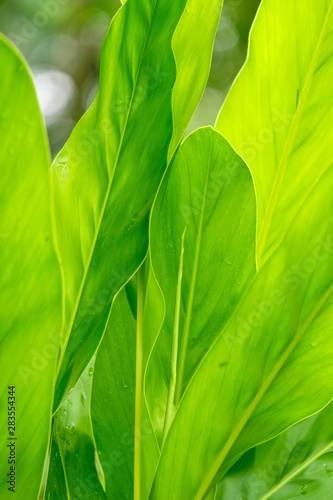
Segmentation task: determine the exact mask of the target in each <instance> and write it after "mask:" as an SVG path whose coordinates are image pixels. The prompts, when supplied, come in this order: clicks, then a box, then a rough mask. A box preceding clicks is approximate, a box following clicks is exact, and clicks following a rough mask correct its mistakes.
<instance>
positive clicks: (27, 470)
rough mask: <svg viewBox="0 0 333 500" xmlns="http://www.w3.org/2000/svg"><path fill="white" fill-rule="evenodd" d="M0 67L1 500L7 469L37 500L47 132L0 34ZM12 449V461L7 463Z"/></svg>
mask: <svg viewBox="0 0 333 500" xmlns="http://www.w3.org/2000/svg"><path fill="white" fill-rule="evenodd" d="M0 64H1V68H2V71H1V93H0V101H1V102H0V109H1V115H0V127H1V143H0V170H1V182H0V198H1V203H0V224H1V228H0V249H1V258H0V304H1V307H0V324H1V329H0V339H1V349H0V366H1V373H2V376H1V390H0V392H1V398H0V401H1V415H2V418H1V422H2V423H1V436H2V439H3V449H2V450H1V463H0V472H1V477H2V480H1V486H0V497H1V498H3V499H7V498H12V495H13V493H12V491H8V488H9V487H11V485H10V483H7V482H6V481H7V479H9V478H8V476H7V474H9V472H10V467H11V466H12V467H15V471H16V489H15V491H16V495H18V497H21V498H22V496H25V497H26V498H37V497H38V491H39V487H40V482H41V479H42V475H43V467H44V460H45V456H46V452H47V447H48V439H49V434H50V426H51V413H52V404H53V389H54V383H55V369H56V362H57V355H58V349H59V343H60V337H61V278H60V271H59V263H58V260H57V257H56V253H55V249H54V244H53V234H52V225H51V213H50V212H51V210H50V179H49V167H50V154H49V149H48V144H47V138H46V133H45V129H44V125H43V121H42V118H41V114H40V110H39V106H38V103H37V98H36V93H35V90H34V86H33V83H32V79H31V76H30V74H29V72H28V69H27V67H26V63H25V61H23V59H22V57H21V56H20V55H19V54H18V53H17V52H16V51H15V50H14V48H13V47H12V46H11V45H10V44H9V42H8V41H7V40H5V39H4V38H3V37H2V36H1V37H0ZM9 386H15V394H14V397H15V407H16V414H15V425H13V426H12V427H13V428H14V427H15V430H14V429H13V430H10V429H8V425H7V417H6V415H7V414H8V411H10V415H9V416H10V419H8V420H10V422H11V423H13V424H14V420H13V419H14V414H13V413H12V412H13V411H14V410H13V409H11V410H9V408H11V407H12V405H10V406H8V404H7V402H8V397H9V394H8V387H9ZM10 402H14V401H13V399H11V400H10ZM9 431H10V432H13V433H14V434H13V435H10V434H9ZM7 438H10V439H7ZM11 443H12V445H11V448H10V446H9V445H10V444H11ZM6 445H8V447H7V446H6ZM14 448H15V450H14ZM11 451H12V457H11V459H14V460H15V463H11V464H9V463H8V459H9V454H10V452H11ZM14 455H15V457H14ZM31 464H33V474H32V473H31Z"/></svg>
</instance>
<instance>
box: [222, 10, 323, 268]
mask: <svg viewBox="0 0 333 500" xmlns="http://www.w3.org/2000/svg"><path fill="white" fill-rule="evenodd" d="M332 33H333V2H332V0H323V1H320V2H318V1H316V0H310V1H308V2H306V7H305V5H304V2H302V1H301V0H296V1H293V2H289V1H288V0H282V1H280V2H275V1H274V0H263V2H262V4H261V7H260V8H259V12H258V14H257V18H256V20H255V23H254V26H253V29H252V32H251V37H250V46H249V55H248V59H247V61H246V64H245V66H244V68H243V69H242V71H241V73H240V75H239V77H238V78H237V79H236V81H235V83H234V85H233V87H232V89H231V91H230V93H229V95H228V97H227V99H226V102H225V104H224V106H223V108H222V110H221V113H220V116H219V118H218V121H217V128H218V130H220V131H221V132H222V133H223V134H224V135H225V136H226V137H227V139H228V140H230V142H231V144H232V145H233V146H234V148H235V149H236V151H237V152H238V153H239V154H241V155H242V156H243V158H244V159H245V161H246V162H247V163H248V165H249V167H250V169H251V171H252V173H253V177H254V182H255V186H256V192H257V198H258V262H259V267H262V265H263V263H264V262H265V261H266V260H267V258H268V257H269V256H270V255H271V254H272V253H273V251H274V249H276V247H277V246H278V244H279V242H280V241H281V239H282V238H283V237H284V235H285V233H286V231H287V229H288V227H289V226H290V224H291V222H292V220H293V218H294V217H295V214H296V213H297V211H298V210H299V208H300V206H301V205H302V203H303V202H304V200H305V199H306V197H307V196H308V195H309V192H310V191H311V190H312V189H313V187H314V185H315V184H316V183H317V182H318V180H319V179H320V178H321V177H322V176H323V175H324V174H325V172H326V171H327V169H328V168H329V167H330V166H331V165H332V149H331V143H332V134H331V124H332V121H333V94H332V92H331V91H330V84H329V82H330V81H331V75H332V71H333V41H332V40H333V39H332ZM235 117H237V122H236V123H235Z"/></svg>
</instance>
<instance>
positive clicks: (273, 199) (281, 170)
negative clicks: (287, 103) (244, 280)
mask: <svg viewBox="0 0 333 500" xmlns="http://www.w3.org/2000/svg"><path fill="white" fill-rule="evenodd" d="M332 10H333V2H331V5H330V7H329V9H328V12H327V14H326V18H325V22H324V24H323V27H322V30H321V33H320V36H319V40H318V43H317V46H316V49H315V51H314V54H313V57H312V60H311V63H310V66H309V70H308V72H307V75H306V79H305V82H304V86H303V89H302V92H301V95H300V97H299V101H298V106H297V110H296V113H295V116H294V119H293V122H292V124H291V127H290V130H289V134H288V137H287V141H286V144H285V148H284V151H283V154H282V157H281V160H280V163H279V165H278V169H277V175H276V178H275V182H274V185H273V188H272V192H271V195H270V201H269V204H268V209H267V212H266V215H265V218H264V223H263V226H262V230H261V234H260V236H259V238H258V249H257V259H258V263H259V262H260V260H261V258H262V255H263V250H264V245H265V242H266V239H267V234H268V230H269V228H270V225H271V222H272V217H273V213H274V210H275V206H276V203H277V200H278V195H279V192H280V188H281V185H282V181H283V177H284V174H285V171H286V166H287V163H288V159H289V155H290V152H291V148H292V146H293V143H294V139H295V136H296V132H297V130H298V126H299V123H300V119H301V116H302V114H303V111H304V106H305V103H306V99H307V96H308V93H309V90H310V86H311V83H312V77H313V75H314V72H315V69H316V64H317V60H318V57H319V54H320V50H321V46H322V43H323V40H324V38H325V34H326V29H327V27H328V23H329V20H330V17H331V14H332ZM260 267H262V264H261V266H260Z"/></svg>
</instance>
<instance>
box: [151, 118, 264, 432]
mask: <svg viewBox="0 0 333 500" xmlns="http://www.w3.org/2000/svg"><path fill="white" fill-rule="evenodd" d="M236 186H237V188H238V190H239V195H238V198H237V206H235V205H236V204H235V189H236ZM182 242H183V249H181V246H182ZM254 244H255V196H254V189H253V183H252V179H251V175H250V173H249V171H248V169H247V168H246V166H245V164H244V162H243V161H242V160H241V158H239V157H238V156H237V155H236V154H235V152H234V151H233V149H232V148H231V146H230V145H229V144H228V143H227V141H225V139H223V138H222V136H221V135H220V134H219V133H218V132H216V131H214V130H213V129H211V128H206V129H202V130H199V131H197V132H195V133H193V134H191V135H190V136H189V137H188V138H187V139H186V141H185V142H184V143H183V144H182V146H181V147H180V149H179V151H178V153H177V155H176V157H175V160H174V162H173V164H172V168H171V171H170V173H169V175H167V177H166V178H165V181H164V183H163V185H162V186H161V189H160V192H159V194H158V197H157V199H156V202H155V204H154V209H153V213H152V220H151V235H150V249H151V260H152V265H153V268H154V272H155V275H156V279H157V281H158V283H159V285H160V287H161V290H162V293H163V295H164V297H165V302H166V317H165V320H164V323H163V326H162V330H161V332H160V334H159V337H158V339H157V342H156V344H155V348H154V351H153V353H152V356H151V359H150V364H149V366H148V368H147V377H146V392H147V399H148V404H149V405H150V412H151V413H153V412H154V409H153V406H154V402H155V399H156V385H157V384H158V383H159V385H160V388H159V390H158V393H159V397H160V398H161V397H162V398H164V399H165V398H166V397H167V394H168V392H169V393H170V390H171V391H173V392H174V396H173V401H172V405H173V406H174V407H175V408H174V409H176V408H177V406H178V403H179V400H180V398H181V395H182V392H183V389H184V387H186V385H187V383H188V381H189V379H190V378H191V376H192V375H193V373H194V371H195V369H196V367H197V366H198V363H199V362H200V360H201V358H202V357H203V355H204V354H205V353H206V351H207V349H208V348H209V347H210V345H211V344H212V343H213V342H214V341H215V334H216V332H217V331H219V329H221V328H223V326H224V325H225V323H226V322H227V320H228V319H229V317H230V316H231V314H232V313H233V311H234V309H235V307H236V305H237V304H238V302H239V300H240V298H241V297H242V295H243V293H244V291H245V290H246V288H247V286H248V285H249V282H250V280H251V279H252V278H253V276H254V274H255V272H256V268H255V246H254ZM181 254H183V257H182V258H183V265H182V267H183V270H182V273H181V274H182V275H181V282H179V278H178V274H179V256H180V255H181ZM146 303H147V308H149V300H147V301H146ZM176 307H177V308H178V313H177V315H178V317H177V318H175V311H176ZM153 309H154V305H152V306H150V311H153ZM175 334H176V335H177V338H176V339H175ZM174 343H175V344H176V345H175V348H173V345H174ZM172 366H173V367H172ZM172 371H173V372H174V373H173V375H172V376H171V373H172ZM171 379H172V380H171ZM152 381H153V382H152ZM170 404H171V402H170ZM169 411H172V410H171V407H170V409H169ZM155 431H156V433H157V434H158V435H159V440H160V441H161V440H162V431H163V425H162V427H160V428H159V429H155ZM165 432H167V429H165Z"/></svg>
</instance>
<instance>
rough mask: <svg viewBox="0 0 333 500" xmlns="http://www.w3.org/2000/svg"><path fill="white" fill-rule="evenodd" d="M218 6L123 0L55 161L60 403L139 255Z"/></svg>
mask: <svg viewBox="0 0 333 500" xmlns="http://www.w3.org/2000/svg"><path fill="white" fill-rule="evenodd" d="M221 4H222V0H218V1H217V2H211V5H210V6H209V7H208V8H207V9H206V3H205V9H206V10H205V15H204V19H205V20H206V21H207V23H205V24H204V23H203V22H202V21H201V17H202V11H203V5H204V2H203V1H202V0H196V1H194V0H188V2H187V3H186V1H185V0H181V1H180V2H172V3H170V2H169V1H166V0H149V1H147V2H142V1H139V0H131V1H130V2H126V3H125V5H123V6H122V8H121V9H120V10H119V12H118V13H117V15H116V16H115V18H114V19H113V21H112V24H111V27H110V31H109V33H108V35H107V37H106V40H105V44H104V47H103V50H102V56H101V76H100V90H99V93H98V95H97V97H96V99H95V100H94V102H93V104H92V106H91V108H90V109H89V110H88V112H87V113H86V114H85V116H84V117H83V118H82V119H81V121H80V122H79V124H78V125H77V126H76V128H75V129H74V131H73V134H72V136H71V138H70V139H69V141H68V142H67V144H66V146H65V147H64V149H63V150H62V152H61V153H60V154H59V155H58V157H57V158H56V160H55V162H54V164H53V167H52V172H53V182H54V190H55V211H56V218H57V220H56V222H57V235H58V240H59V248H60V253H61V256H62V260H63V264H64V294H65V318H66V325H67V332H68V333H67V338H66V339H65V342H64V344H63V350H62V360H61V367H60V370H59V377H58V383H57V389H56V405H58V404H59V403H60V401H61V399H62V397H63V396H64V395H65V394H66V393H67V392H68V391H69V390H70V388H71V387H73V385H74V384H75V382H76V380H77V379H78V377H79V376H80V374H81V373H82V371H83V369H84V367H85V366H86V365H87V363H88V362H89V360H90V359H91V357H92V355H93V354H94V352H95V350H96V348H97V346H98V344H99V342H100V339H101V337H102V335H103V332H104V329H105V325H106V323H107V319H108V315H109V311H110V305H111V302H112V300H113V298H114V296H115V294H116V292H117V291H118V290H119V289H120V288H121V286H123V285H124V284H125V283H126V282H127V281H128V279H129V278H130V277H131V276H132V275H133V274H134V272H135V271H136V269H137V268H138V267H139V265H140V263H141V262H142V261H143V259H144V257H145V254H146V252H147V246H148V218H149V209H150V206H151V204H152V201H153V198H154V196H155V192H156V190H157V188H158V185H159V183H160V180H161V178H162V175H163V172H164V170H165V168H166V166H167V164H168V162H169V160H170V159H171V157H172V154H173V151H174V150H175V149H176V147H177V145H178V144H179V142H180V140H181V138H182V135H183V133H184V131H185V129H186V126H187V123H188V121H189V119H190V117H191V115H192V114H193V112H194V109H195V107H196V105H197V103H198V101H199V99H200V96H201V94H202V92H203V89H204V86H205V83H206V80H207V76H208V70H209V65H210V59H211V53H212V46H213V40H214V35H215V31H216V28H217V24H218V20H219V15H220V8H221ZM185 6H186V9H185ZM182 16H183V17H182ZM180 20H181V23H179V21H180ZM129 26H130V29H129ZM184 36H186V38H185V39H184ZM198 43H200V44H202V45H201V50H200V56H199V57H198V53H197V52H196V51H195V48H196V47H197V44H198ZM172 46H173V49H172ZM173 50H174V52H173ZM184 57H185V59H183V58H184ZM199 72H200V76H198V74H199ZM194 83H195V85H194ZM194 89H195V90H194ZM180 106H181V107H180ZM178 108H179V109H178ZM180 114H181V115H182V117H183V120H184V121H182V120H180V119H179V117H180ZM178 122H179V123H178ZM170 144H171V145H170Z"/></svg>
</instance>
